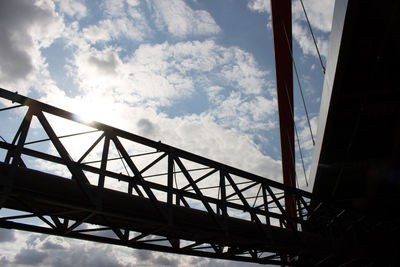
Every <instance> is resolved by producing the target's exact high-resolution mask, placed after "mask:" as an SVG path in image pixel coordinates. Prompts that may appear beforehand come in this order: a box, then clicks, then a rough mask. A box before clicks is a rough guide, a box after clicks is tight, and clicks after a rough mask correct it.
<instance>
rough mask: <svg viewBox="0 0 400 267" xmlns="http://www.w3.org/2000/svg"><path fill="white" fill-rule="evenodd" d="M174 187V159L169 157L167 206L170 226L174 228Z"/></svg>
mask: <svg viewBox="0 0 400 267" xmlns="http://www.w3.org/2000/svg"><path fill="white" fill-rule="evenodd" d="M173 186H174V158H173V156H172V155H171V154H169V155H168V181H167V187H168V189H167V190H168V191H167V204H168V224H169V225H171V226H172V224H173V216H172V204H173V192H172V191H173Z"/></svg>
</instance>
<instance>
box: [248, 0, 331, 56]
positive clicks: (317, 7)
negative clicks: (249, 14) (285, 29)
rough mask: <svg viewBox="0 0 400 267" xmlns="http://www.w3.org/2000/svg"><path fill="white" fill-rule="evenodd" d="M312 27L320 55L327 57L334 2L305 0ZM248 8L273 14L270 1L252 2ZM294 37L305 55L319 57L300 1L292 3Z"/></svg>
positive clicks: (251, 0) (258, 0)
mask: <svg viewBox="0 0 400 267" xmlns="http://www.w3.org/2000/svg"><path fill="white" fill-rule="evenodd" d="M303 3H304V6H305V9H306V11H307V15H308V18H309V20H310V24H311V27H312V29H313V31H314V34H315V35H316V38H317V45H318V48H319V50H320V53H321V54H322V55H323V56H325V57H326V56H327V53H328V35H327V34H328V33H329V32H330V30H331V26H332V18H333V9H334V5H335V1H334V0H303ZM247 7H248V8H249V9H250V10H252V11H257V12H267V13H268V14H271V6H270V1H263V0H250V1H249V2H248V5H247ZM292 16H293V29H292V31H293V36H294V40H296V41H297V42H298V43H299V45H300V47H301V49H302V50H303V53H304V54H308V55H314V56H316V55H317V52H316V49H315V46H314V42H313V40H312V37H311V33H310V32H309V29H308V26H307V25H306V18H305V15H304V11H303V8H302V6H301V3H300V0H296V1H293V2H292Z"/></svg>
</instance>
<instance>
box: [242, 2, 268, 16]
mask: <svg viewBox="0 0 400 267" xmlns="http://www.w3.org/2000/svg"><path fill="white" fill-rule="evenodd" d="M247 7H248V8H249V9H250V10H253V11H258V12H268V13H270V12H271V2H270V1H265V0H250V1H249V2H248V3H247Z"/></svg>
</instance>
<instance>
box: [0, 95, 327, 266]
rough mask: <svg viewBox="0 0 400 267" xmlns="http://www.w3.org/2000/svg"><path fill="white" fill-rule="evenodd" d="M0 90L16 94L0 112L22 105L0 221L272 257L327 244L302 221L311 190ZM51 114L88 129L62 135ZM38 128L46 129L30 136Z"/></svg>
mask: <svg viewBox="0 0 400 267" xmlns="http://www.w3.org/2000/svg"><path fill="white" fill-rule="evenodd" d="M0 97H1V98H4V99H8V100H11V101H12V102H13V103H17V104H14V105H11V106H9V107H7V108H3V109H1V112H5V111H6V110H10V109H21V110H24V111H25V112H26V113H25V115H24V116H23V119H22V122H21V124H20V126H19V128H18V129H17V131H16V132H15V134H14V138H13V140H12V141H11V142H6V140H4V139H3V140H2V141H1V142H0V152H1V153H2V154H0V155H4V161H3V162H0V203H1V206H0V207H1V208H2V210H1V212H2V213H0V215H1V217H0V227H4V228H14V229H20V230H26V231H33V232H39V233H45V234H51V235H59V236H64V237H69V238H77V239H83V240H89V241H96V242H102V243H109V244H115V245H121V246H126V247H131V248H138V249H149V250H155V251H163V252H170V253H178V254H186V255H195V256H202V257H211V258H219V259H229V260H237V261H246V262H257V263H267V264H276V265H296V264H298V263H297V262H296V260H295V259H298V258H299V257H303V258H304V257H305V258H307V257H308V256H310V255H313V257H315V255H323V254H325V253H326V251H327V249H328V248H327V247H326V246H325V245H323V244H325V243H326V242H323V240H322V237H321V236H319V235H317V234H314V233H309V232H307V231H306V230H305V229H307V227H305V223H306V222H307V218H308V217H309V216H310V214H311V212H312V211H311V208H310V205H309V203H310V201H311V199H312V197H313V196H312V194H310V193H308V192H305V191H302V190H299V189H295V188H292V187H288V186H285V185H283V184H281V183H278V182H276V181H273V180H269V179H266V178H263V177H260V176H257V175H254V174H250V173H248V172H245V171H242V170H239V169H237V168H233V167H230V166H227V165H224V164H221V163H218V162H216V161H213V160H210V159H207V158H204V157H201V156H197V155H194V154H192V153H189V152H186V151H183V150H181V149H178V148H175V147H172V146H169V145H166V144H164V143H161V142H156V141H152V140H149V139H147V138H144V137H140V136H138V135H135V134H132V133H128V132H126V131H123V130H120V129H116V128H113V127H110V126H107V125H105V124H101V123H97V122H87V121H85V120H83V119H82V118H79V117H77V116H76V115H74V114H72V113H70V112H67V111H64V110H61V109H59V108H56V107H53V106H50V105H47V104H44V103H42V102H39V101H36V100H33V99H31V98H27V97H24V96H22V95H19V94H17V93H12V92H9V91H7V90H4V89H0ZM57 119H58V120H62V121H63V123H61V124H60V123H58V124H57V125H58V126H59V127H58V128H60V125H61V128H63V129H64V130H65V128H71V129H73V128H74V127H69V126H67V125H70V124H71V123H72V124H74V125H78V126H79V127H85V131H83V132H79V133H70V134H65V135H60V134H58V133H57V130H56V128H57V127H56V126H54V125H56V124H54V123H52V121H56V120H57ZM68 123H69V124H68ZM1 127H7V126H6V125H4V124H2V126H1ZM75 129H76V128H75ZM37 131H42V135H41V137H43V136H45V138H42V139H36V140H29V139H30V138H34V137H35V136H37V135H35V134H32V133H35V132H37ZM78 148H79V149H81V151H79V152H76V149H78ZM82 149H83V150H82ZM38 166H39V167H38ZM288 195H292V196H295V198H296V200H297V209H296V217H292V216H290V215H289V214H288V213H287V212H286V210H285V208H284V204H283V203H284V198H285V196H288ZM313 203H317V201H316V200H313ZM310 257H311V256H310Z"/></svg>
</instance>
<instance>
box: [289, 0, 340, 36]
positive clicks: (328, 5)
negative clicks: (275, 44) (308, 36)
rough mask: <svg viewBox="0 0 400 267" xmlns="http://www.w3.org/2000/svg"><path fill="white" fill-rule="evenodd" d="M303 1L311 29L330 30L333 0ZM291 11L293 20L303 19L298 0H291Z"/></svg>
mask: <svg viewBox="0 0 400 267" xmlns="http://www.w3.org/2000/svg"><path fill="white" fill-rule="evenodd" d="M303 3H304V8H305V10H306V12H307V15H308V18H309V20H310V23H311V26H312V27H313V29H317V30H320V31H322V32H330V31H331V26H332V19H333V9H334V6H335V0H303ZM292 13H293V18H294V20H295V21H304V20H305V15H304V12H303V8H302V6H301V3H300V1H299V0H297V1H294V2H293V6H292Z"/></svg>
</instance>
